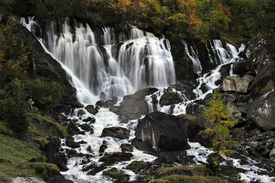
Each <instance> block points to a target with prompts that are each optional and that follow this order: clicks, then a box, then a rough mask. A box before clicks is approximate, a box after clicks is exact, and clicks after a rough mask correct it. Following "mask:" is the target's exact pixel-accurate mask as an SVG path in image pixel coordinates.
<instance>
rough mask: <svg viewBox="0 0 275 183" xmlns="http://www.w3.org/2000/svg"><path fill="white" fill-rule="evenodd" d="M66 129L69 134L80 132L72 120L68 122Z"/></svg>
mask: <svg viewBox="0 0 275 183" xmlns="http://www.w3.org/2000/svg"><path fill="white" fill-rule="evenodd" d="M67 129H68V133H69V134H70V135H74V134H78V133H79V132H80V130H79V129H78V127H77V126H76V124H75V122H73V121H71V122H69V124H68V126H67Z"/></svg>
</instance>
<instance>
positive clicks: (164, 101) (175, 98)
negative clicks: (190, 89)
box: [159, 92, 183, 106]
mask: <svg viewBox="0 0 275 183" xmlns="http://www.w3.org/2000/svg"><path fill="white" fill-rule="evenodd" d="M182 101H183V99H182V97H181V96H180V95H179V94H178V93H175V92H166V93H165V94H163V95H162V96H161V98H160V101H159V104H160V105H161V106H164V105H172V104H178V103H180V102H182Z"/></svg>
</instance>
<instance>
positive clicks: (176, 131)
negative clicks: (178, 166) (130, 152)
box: [132, 112, 189, 152]
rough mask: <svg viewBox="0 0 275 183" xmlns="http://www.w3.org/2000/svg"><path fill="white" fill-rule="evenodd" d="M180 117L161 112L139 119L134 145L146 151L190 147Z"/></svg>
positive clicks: (175, 149) (174, 149)
mask: <svg viewBox="0 0 275 183" xmlns="http://www.w3.org/2000/svg"><path fill="white" fill-rule="evenodd" d="M179 120H180V119H179V118H178V117H176V116H173V115H167V114H165V113H161V112H153V113H150V114H147V115H146V116H145V117H144V118H143V119H140V120H139V123H138V125H137V129H136V132H135V136H136V138H135V139H134V140H133V143H132V144H133V145H134V146H135V147H136V148H138V149H140V150H145V151H151V152H152V150H153V151H157V152H158V151H177V150H183V149H187V148H189V145H188V143H187V138H186V134H185V131H184V129H183V127H182V126H181V123H180V121H179Z"/></svg>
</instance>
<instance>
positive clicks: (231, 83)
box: [222, 76, 252, 93]
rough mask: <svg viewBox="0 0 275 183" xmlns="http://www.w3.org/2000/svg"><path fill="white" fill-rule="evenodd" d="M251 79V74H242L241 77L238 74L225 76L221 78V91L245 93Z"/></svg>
mask: <svg viewBox="0 0 275 183" xmlns="http://www.w3.org/2000/svg"><path fill="white" fill-rule="evenodd" d="M251 79H252V77H251V76H244V77H243V78H241V77H239V76H227V77H226V78H225V79H223V88H222V89H223V91H234V92H241V93H247V89H248V86H249V82H250V81H251Z"/></svg>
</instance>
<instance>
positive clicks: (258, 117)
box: [247, 90, 275, 130]
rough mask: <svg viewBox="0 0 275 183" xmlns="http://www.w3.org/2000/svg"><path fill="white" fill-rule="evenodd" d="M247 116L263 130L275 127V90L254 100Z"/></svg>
mask: <svg viewBox="0 0 275 183" xmlns="http://www.w3.org/2000/svg"><path fill="white" fill-rule="evenodd" d="M247 118H248V119H249V120H250V121H251V122H252V123H255V124H256V125H257V126H259V127H260V128H261V129H263V130H272V129H275V121H274V119H275V91H274V90H272V91H270V92H267V93H265V94H264V95H262V96H261V97H260V98H259V99H257V100H256V101H254V102H253V103H252V104H251V105H250V106H249V108H248V113H247Z"/></svg>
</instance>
